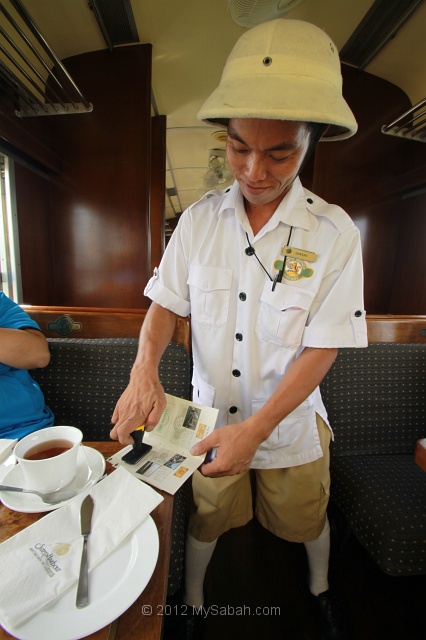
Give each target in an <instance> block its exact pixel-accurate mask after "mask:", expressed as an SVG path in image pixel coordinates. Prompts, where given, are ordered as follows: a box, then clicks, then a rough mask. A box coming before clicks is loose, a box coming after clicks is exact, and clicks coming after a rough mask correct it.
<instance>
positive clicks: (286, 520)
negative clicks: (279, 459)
mask: <svg viewBox="0 0 426 640" xmlns="http://www.w3.org/2000/svg"><path fill="white" fill-rule="evenodd" d="M317 427H318V433H319V436H320V442H321V448H322V451H323V457H322V458H319V459H318V460H315V461H314V462H309V463H307V464H302V465H299V466H297V467H289V468H286V469H254V470H251V471H247V472H245V473H242V474H239V475H236V476H225V477H223V478H206V477H204V476H203V475H202V474H201V473H200V472H199V471H196V472H195V473H194V475H193V481H192V482H193V492H194V511H193V513H192V514H191V517H190V522H189V532H190V534H191V535H192V536H193V537H194V538H196V539H197V540H200V541H203V542H212V541H213V540H215V539H216V538H218V537H219V536H220V535H221V534H222V533H225V531H228V529H232V528H234V527H241V526H243V525H245V524H247V522H249V520H251V519H252V518H253V503H255V514H256V518H257V519H258V521H259V522H260V524H261V525H263V526H264V527H265V528H266V529H268V530H269V531H271V533H273V534H275V535H277V536H279V537H280V538H283V539H284V540H288V541H290V542H308V541H309V540H315V539H316V538H318V536H319V535H320V534H321V532H322V530H323V528H324V523H325V517H326V509H327V504H328V498H329V492H330V471H329V462H330V455H329V445H330V437H331V434H330V430H329V428H328V427H327V425H326V424H325V422H324V421H323V420H322V418H320V416H319V415H318V414H317ZM254 480H255V481H254ZM253 494H254V495H255V498H254V497H253Z"/></svg>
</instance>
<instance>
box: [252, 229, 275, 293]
mask: <svg viewBox="0 0 426 640" xmlns="http://www.w3.org/2000/svg"><path fill="white" fill-rule="evenodd" d="M246 238H247V242H248V245H249V247H250V249H251V251H250V252H247V249H246V253H247V255H250V256H254V257H255V258H256V260H257V261H258V263H259V264H260V266H261V267H262V269H263V270H264V272H265V273H266V275H267V276H268V278H269V280H271V281H272V278H271V276H270V275H269V273H268V271H267V270H266V269H265V267H264V266H263V264H262V263H261V262H260V260H259V258H258V257H257V253H256V250H255V248H254V247H252V245H251V244H250V240H249V237H248V233H247V231H246Z"/></svg>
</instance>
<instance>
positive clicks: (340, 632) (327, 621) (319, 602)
mask: <svg viewBox="0 0 426 640" xmlns="http://www.w3.org/2000/svg"><path fill="white" fill-rule="evenodd" d="M312 602H313V603H314V607H315V609H316V613H317V616H318V618H319V620H320V624H321V629H322V633H323V636H324V638H325V640H352V638H353V635H352V630H351V628H350V625H349V622H348V620H347V618H346V614H345V612H344V609H343V607H342V604H341V602H340V601H339V600H338V598H336V596H335V595H334V594H332V593H331V592H330V591H323V593H320V594H319V595H318V596H314V595H313V596H312Z"/></svg>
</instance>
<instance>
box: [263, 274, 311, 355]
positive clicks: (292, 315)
mask: <svg viewBox="0 0 426 640" xmlns="http://www.w3.org/2000/svg"><path fill="white" fill-rule="evenodd" d="M313 298H314V293H313V292H312V291H307V290H306V289H301V288H299V287H295V286H289V285H288V284H284V283H277V285H276V287H275V290H274V291H272V287H271V283H270V282H267V283H266V284H265V286H264V288H263V291H262V295H261V297H260V309H259V315H258V318H257V323H256V334H257V336H258V338H259V340H262V341H263V342H270V343H272V344H276V345H278V346H280V347H287V348H293V349H297V348H298V347H299V346H300V343H301V341H302V336H303V331H304V329H305V324H306V320H307V317H308V313H309V309H310V306H311V304H312V300H313Z"/></svg>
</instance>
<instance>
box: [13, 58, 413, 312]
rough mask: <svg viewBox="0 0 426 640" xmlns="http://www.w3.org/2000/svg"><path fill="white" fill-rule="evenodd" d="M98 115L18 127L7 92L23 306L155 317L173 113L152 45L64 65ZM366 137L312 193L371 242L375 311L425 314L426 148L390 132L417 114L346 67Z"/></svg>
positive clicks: (367, 252)
mask: <svg viewBox="0 0 426 640" xmlns="http://www.w3.org/2000/svg"><path fill="white" fill-rule="evenodd" d="M64 62H65V64H66V67H67V68H68V69H69V71H70V73H71V75H72V77H74V78H75V80H76V82H77V84H78V86H79V87H80V88H81V90H82V91H83V93H84V95H85V96H87V98H88V99H89V100H90V102H92V103H93V105H94V110H93V113H91V114H85V115H73V116H51V117H44V118H28V119H25V121H19V122H17V120H18V119H17V118H16V116H15V115H14V114H13V105H11V103H10V101H9V102H8V101H7V100H6V101H5V98H4V96H3V97H1V96H0V145H1V143H2V142H3V143H5V142H6V141H7V143H8V144H9V145H12V147H14V148H15V150H16V151H17V156H16V158H17V165H16V187H17V206H18V220H19V237H20V244H21V262H22V275H23V291H24V302H25V303H30V304H38V305H40V304H42V305H52V306H57V305H61V306H71V307H75V306H79V307H83V306H84V307H86V306H89V307H107V308H111V307H117V308H129V309H130V308H134V309H140V308H147V307H148V305H149V300H147V299H145V298H144V296H143V289H144V286H145V284H146V282H147V280H148V279H149V277H150V275H151V273H152V269H153V267H154V266H156V265H157V264H158V262H159V260H160V258H161V255H162V251H163V246H164V233H163V231H164V219H163V215H162V211H163V203H164V196H165V193H164V192H165V144H166V142H165V138H166V128H165V127H166V124H165V116H161V117H160V118H158V119H157V118H156V119H154V124H153V125H152V121H151V112H150V97H151V46H150V45H136V46H131V47H123V48H118V49H115V50H114V51H113V52H109V51H97V52H92V53H87V54H82V55H80V56H75V57H73V58H69V59H68V60H65V61H64ZM343 76H344V85H343V86H344V94H345V97H346V99H347V100H348V102H349V104H350V106H351V108H352V110H353V111H354V113H355V116H356V118H357V120H358V122H359V130H358V133H357V134H356V136H354V137H353V138H350V139H349V140H346V141H341V142H336V143H333V142H327V143H321V144H320V145H319V147H318V150H317V153H316V156H315V163H314V165H313V166H312V165H310V166H309V167H308V168H307V169H306V171H305V174H306V177H307V186H308V187H309V188H312V190H313V191H314V192H316V193H318V195H320V196H322V197H324V198H325V199H326V200H328V201H329V202H332V203H336V204H339V205H341V206H342V207H343V208H344V209H346V211H348V213H349V215H350V216H351V217H352V218H353V220H354V222H355V224H356V225H357V226H358V227H359V229H360V232H361V237H362V242H363V257H364V271H365V278H364V280H365V302H366V309H367V313H369V314H375V313H379V314H388V313H393V314H425V313H426V251H425V250H424V243H425V238H426V235H425V232H426V215H425V211H426V193H425V192H424V186H425V184H426V145H425V144H422V143H420V142H416V141H410V140H402V139H399V138H394V137H390V136H385V135H383V134H382V133H381V127H382V125H383V124H389V123H390V122H391V121H392V120H394V119H395V118H396V117H397V116H399V115H401V113H403V112H404V111H405V110H406V109H408V108H409V107H410V106H411V105H410V102H409V100H408V98H407V96H406V94H405V93H404V92H403V91H402V90H401V89H399V88H398V87H396V86H395V85H393V84H391V83H389V82H386V81H385V80H382V79H380V78H377V77H375V76H372V75H371V74H368V73H365V72H358V71H356V70H355V69H353V68H350V67H347V66H344V67H343Z"/></svg>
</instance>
